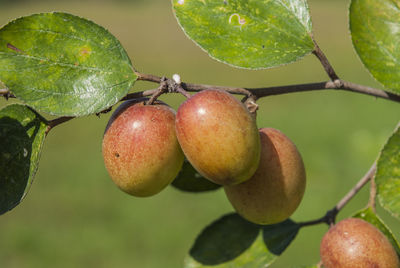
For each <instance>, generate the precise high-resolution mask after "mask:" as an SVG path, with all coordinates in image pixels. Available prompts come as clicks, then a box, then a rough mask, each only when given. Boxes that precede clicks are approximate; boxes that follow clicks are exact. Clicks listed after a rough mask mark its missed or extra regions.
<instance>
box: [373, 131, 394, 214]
mask: <svg viewBox="0 0 400 268" xmlns="http://www.w3.org/2000/svg"><path fill="white" fill-rule="evenodd" d="M375 181H376V185H377V196H378V199H379V202H380V204H381V205H382V207H384V208H385V209H386V210H387V211H389V212H390V213H391V214H392V215H393V216H394V217H396V218H397V219H399V220H400V128H399V127H397V129H396V131H395V133H394V134H393V135H392V136H391V137H390V138H389V140H388V141H387V143H386V145H385V146H384V147H383V150H382V152H381V155H380V157H379V159H378V163H377V171H376V175H375Z"/></svg>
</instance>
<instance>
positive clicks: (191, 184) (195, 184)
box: [172, 159, 221, 192]
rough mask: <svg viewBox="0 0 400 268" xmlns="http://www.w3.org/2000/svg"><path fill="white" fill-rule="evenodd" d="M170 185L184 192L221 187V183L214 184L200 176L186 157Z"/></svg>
mask: <svg viewBox="0 0 400 268" xmlns="http://www.w3.org/2000/svg"><path fill="white" fill-rule="evenodd" d="M172 186H174V187H175V188H177V189H179V190H181V191H185V192H206V191H212V190H216V189H219V188H220V187H221V185H218V184H215V183H213V182H211V181H209V180H207V179H206V178H204V177H203V176H201V175H200V173H198V172H197V170H196V169H194V167H193V166H192V165H191V164H190V163H189V161H188V160H186V159H185V161H184V162H183V166H182V169H181V171H180V172H179V174H178V176H177V177H176V178H175V180H174V181H173V182H172Z"/></svg>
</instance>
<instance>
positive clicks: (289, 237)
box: [263, 219, 300, 255]
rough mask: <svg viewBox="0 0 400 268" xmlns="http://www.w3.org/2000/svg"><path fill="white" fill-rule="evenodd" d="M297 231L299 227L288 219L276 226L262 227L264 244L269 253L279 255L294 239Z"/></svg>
mask: <svg viewBox="0 0 400 268" xmlns="http://www.w3.org/2000/svg"><path fill="white" fill-rule="evenodd" d="M299 229H300V225H298V224H297V223H295V222H293V221H292V220H290V219H289V220H286V221H284V222H281V223H278V224H273V225H265V226H264V227H263V238H264V243H265V245H266V246H267V248H268V250H269V251H270V252H272V253H273V254H275V255H281V254H282V252H283V251H285V249H286V248H287V247H288V246H289V245H290V243H291V242H292V241H293V239H294V238H295V237H296V235H297V233H298V231H299Z"/></svg>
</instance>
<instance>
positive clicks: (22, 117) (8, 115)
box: [0, 104, 47, 214]
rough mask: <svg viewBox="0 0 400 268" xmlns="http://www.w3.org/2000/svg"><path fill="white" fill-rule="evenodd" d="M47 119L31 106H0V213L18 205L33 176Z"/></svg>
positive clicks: (44, 134)
mask: <svg viewBox="0 0 400 268" xmlns="http://www.w3.org/2000/svg"><path fill="white" fill-rule="evenodd" d="M46 129H47V122H46V120H45V119H44V118H42V117H41V116H40V115H38V114H37V113H35V112H34V111H32V110H31V109H30V108H28V107H26V106H23V105H20V104H12V105H9V106H6V107H5V108H3V109H2V110H0V214H3V213H5V212H7V211H9V210H11V209H13V208H14V207H15V206H17V205H18V204H19V203H20V202H21V200H22V199H23V198H24V196H25V195H26V193H27V192H28V190H29V187H30V185H31V184H32V181H33V177H34V176H35V173H36V170H37V167H38V163H39V157H40V152H41V150H42V146H43V141H44V138H45V136H46Z"/></svg>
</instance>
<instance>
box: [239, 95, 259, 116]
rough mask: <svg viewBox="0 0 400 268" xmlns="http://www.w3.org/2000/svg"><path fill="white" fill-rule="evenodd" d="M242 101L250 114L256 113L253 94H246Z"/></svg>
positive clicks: (256, 106) (256, 105)
mask: <svg viewBox="0 0 400 268" xmlns="http://www.w3.org/2000/svg"><path fill="white" fill-rule="evenodd" d="M242 101H243V103H244V105H245V106H246V108H247V110H249V112H250V113H251V114H252V115H256V114H257V110H258V104H257V103H256V98H255V96H254V95H251V96H247V97H245V98H244V99H243V100H242Z"/></svg>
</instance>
